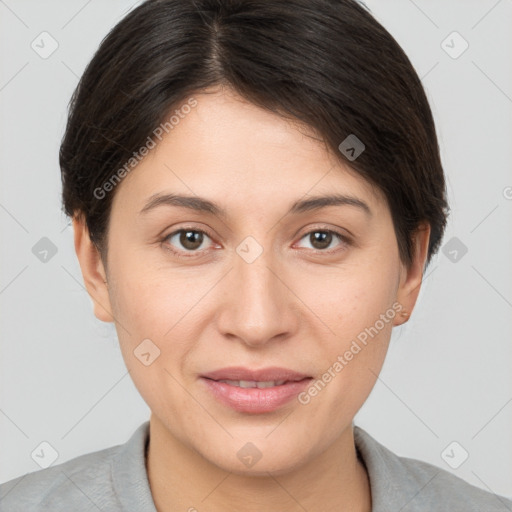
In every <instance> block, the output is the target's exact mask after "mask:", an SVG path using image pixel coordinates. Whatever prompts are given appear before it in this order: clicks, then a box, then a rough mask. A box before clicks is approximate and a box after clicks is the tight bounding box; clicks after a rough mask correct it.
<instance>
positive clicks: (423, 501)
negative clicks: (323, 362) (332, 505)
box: [354, 426, 512, 512]
mask: <svg viewBox="0 0 512 512" xmlns="http://www.w3.org/2000/svg"><path fill="white" fill-rule="evenodd" d="M354 439H355V443H356V447H357V449H358V451H359V453H360V454H361V456H362V458H363V460H364V463H365V465H366V469H367V471H368V476H369V479H370V487H371V492H372V498H374V510H375V511H380V510H386V509H390V510H392V509H394V508H396V510H401V509H402V508H403V509H404V510H407V511H408V512H426V511H432V510H440V507H442V509H443V510H451V511H459V510H460V511H461V512H462V511H464V512H482V511H485V512H512V501H511V500H510V499H508V498H505V497H504V496H499V495H497V494H493V493H492V492H488V491H485V490H483V489H480V488H478V487H475V486H473V485H471V484H469V483H468V482H466V481H465V480H463V479H461V478H459V477H457V476H455V475H453V474H452V473H450V472H449V471H446V470H444V469H441V468H439V467H437V466H434V465H433V464H429V463H427V462H423V461H420V460H417V459H412V458H408V457H401V456H398V455H396V454H395V453H393V452H392V451H391V450H389V449H388V448H386V447H385V446H383V445H382V444H380V443H379V442H378V441H377V440H375V439H374V438H373V437H372V436H371V435H370V434H368V432H366V431H365V430H363V429H362V428H361V427H358V426H355V427H354Z"/></svg>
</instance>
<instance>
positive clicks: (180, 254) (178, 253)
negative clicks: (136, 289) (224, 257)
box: [162, 227, 352, 258]
mask: <svg viewBox="0 0 512 512" xmlns="http://www.w3.org/2000/svg"><path fill="white" fill-rule="evenodd" d="M185 231H192V232H193V233H202V234H204V235H206V236H208V238H210V239H213V237H212V236H211V235H210V234H209V233H208V232H207V231H205V230H203V229H195V228H187V227H184V228H180V229H177V230H176V231H173V232H172V233H170V234H168V235H166V236H165V237H164V238H163V239H162V243H165V242H167V241H168V240H169V239H170V238H172V237H173V236H174V235H177V234H179V233H183V232H185ZM312 233H331V234H333V235H335V236H337V237H338V238H339V239H340V241H341V242H342V243H341V244H340V245H342V246H343V245H344V246H345V247H342V248H337V249H334V250H333V249H325V250H321V249H311V250H312V251H313V253H314V254H324V255H326V254H327V255H331V254H334V253H337V252H340V251H342V250H344V248H346V247H347V246H350V245H352V241H351V240H350V239H349V238H348V237H347V236H346V235H343V234H342V233H340V232H338V231H335V230H333V229H330V228H329V229H328V228H326V227H317V228H315V229H312V230H310V231H308V232H306V233H304V234H303V235H302V236H301V237H300V239H299V240H302V239H303V238H304V237H306V236H308V235H311V234H312ZM165 249H166V250H168V251H170V252H171V253H172V254H173V255H174V256H176V257H178V258H194V257H197V255H198V254H199V253H200V252H201V251H198V250H196V251H178V250H176V249H174V248H173V247H172V246H171V245H170V244H165ZM206 250H207V249H204V251H206ZM184 252H185V253H186V252H188V253H190V254H184Z"/></svg>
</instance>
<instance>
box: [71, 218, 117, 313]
mask: <svg viewBox="0 0 512 512" xmlns="http://www.w3.org/2000/svg"><path fill="white" fill-rule="evenodd" d="M73 233H74V241H75V251H76V255H77V257H78V262H79V263H80V269H81V270H82V276H83V279H84V284H85V288H86V289H87V292H88V293H89V296H90V297H91V299H92V301H93V307H94V315H95V316H96V318H98V319H99V320H101V321H103V322H113V321H114V317H113V314H112V308H111V304H110V295H109V291H108V283H107V277H106V272H105V268H104V265H103V261H102V259H101V255H100V253H99V251H98V248H97V247H96V245H95V244H94V243H93V242H92V241H91V238H90V235H89V230H88V228H87V224H86V222H85V219H84V218H83V216H78V215H77V216H75V217H73Z"/></svg>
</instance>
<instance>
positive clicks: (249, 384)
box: [216, 377, 309, 389]
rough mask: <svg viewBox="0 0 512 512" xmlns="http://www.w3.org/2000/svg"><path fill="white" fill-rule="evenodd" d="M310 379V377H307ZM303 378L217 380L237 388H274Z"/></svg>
mask: <svg viewBox="0 0 512 512" xmlns="http://www.w3.org/2000/svg"><path fill="white" fill-rule="evenodd" d="M305 378H306V379H308V378H309V377H305ZM301 380H303V379H298V380H264V381H256V380H227V379H223V380H217V381H216V382H224V383H225V384H229V385H230V386H236V387H237V388H245V389H249V388H258V389H265V388H273V387H275V386H282V385H283V384H287V383H289V382H300V381H301Z"/></svg>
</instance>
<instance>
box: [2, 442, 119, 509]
mask: <svg viewBox="0 0 512 512" xmlns="http://www.w3.org/2000/svg"><path fill="white" fill-rule="evenodd" d="M119 448H120V446H114V447H111V448H107V449H105V450H100V451H97V452H93V453H88V454H85V455H81V456H79V457H76V458H74V459H71V460H68V461H67V462H63V463H61V464H57V465H55V466H51V467H49V468H46V469H41V470H38V471H34V472H32V473H27V474H25V475H22V476H20V477H17V478H15V479H13V480H10V481H8V482H5V483H4V484H2V485H0V509H1V510H2V511H5V512H18V511H20V512H21V511H23V512H29V511H30V512H32V511H34V512H35V511H38V512H39V511H43V510H52V511H53V512H60V511H64V510H96V511H97V510H98V507H99V508H100V509H103V507H102V506H101V505H99V503H98V502H101V503H108V502H109V501H108V500H109V499H110V502H112V498H115V496H113V493H112V491H111V489H112V488H113V486H112V471H111V462H112V459H113V458H114V457H115V455H116V454H117V453H118V451H119ZM113 510H115V508H114V509H113Z"/></svg>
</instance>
